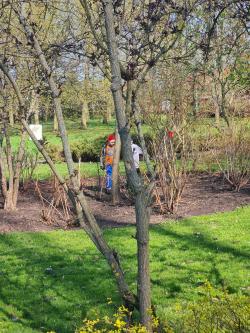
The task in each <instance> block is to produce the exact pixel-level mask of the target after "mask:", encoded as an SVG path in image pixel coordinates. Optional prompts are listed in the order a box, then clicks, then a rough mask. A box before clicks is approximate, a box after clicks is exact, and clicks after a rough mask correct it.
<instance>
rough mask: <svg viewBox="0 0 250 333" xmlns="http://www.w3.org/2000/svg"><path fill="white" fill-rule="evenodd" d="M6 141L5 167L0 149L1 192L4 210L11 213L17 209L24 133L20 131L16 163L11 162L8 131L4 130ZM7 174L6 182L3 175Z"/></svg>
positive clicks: (0, 149) (11, 155)
mask: <svg viewBox="0 0 250 333" xmlns="http://www.w3.org/2000/svg"><path fill="white" fill-rule="evenodd" d="M5 139H6V163H7V165H6V167H7V169H6V167H5V161H4V155H5V154H4V152H3V149H2V146H1V147H0V175H1V190H2V194H3V198H4V210H7V211H13V210H16V208H17V199H18V192H19V184H20V174H21V165H22V159H23V156H24V151H25V150H24V146H25V132H24V131H22V134H21V140H20V144H19V148H18V152H17V160H16V163H14V161H13V158H14V157H13V154H12V149H11V144H10V138H9V134H8V129H7V128H6V130H5ZM6 173H7V174H8V182H7V179H6V177H5V174H6Z"/></svg>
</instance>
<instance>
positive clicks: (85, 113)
mask: <svg viewBox="0 0 250 333" xmlns="http://www.w3.org/2000/svg"><path fill="white" fill-rule="evenodd" d="M88 118H89V108H88V103H87V102H86V101H83V102H82V114H81V124H82V128H83V129H87V128H88V125H87V122H88Z"/></svg>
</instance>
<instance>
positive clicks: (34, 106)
mask: <svg viewBox="0 0 250 333" xmlns="http://www.w3.org/2000/svg"><path fill="white" fill-rule="evenodd" d="M30 108H31V111H32V113H33V114H34V121H35V124H36V125H39V95H38V94H37V92H36V91H34V90H33V91H32V96H31V105H30Z"/></svg>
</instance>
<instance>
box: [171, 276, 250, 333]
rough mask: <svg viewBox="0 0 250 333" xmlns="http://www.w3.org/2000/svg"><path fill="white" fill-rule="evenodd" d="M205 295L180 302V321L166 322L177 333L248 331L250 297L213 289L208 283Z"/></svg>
mask: <svg viewBox="0 0 250 333" xmlns="http://www.w3.org/2000/svg"><path fill="white" fill-rule="evenodd" d="M200 291H201V293H202V295H203V296H202V298H201V299H200V300H198V301H196V302H192V303H188V304H184V305H179V304H177V306H176V308H175V312H176V315H177V318H178V320H177V319H176V321H175V322H174V323H171V324H167V325H166V327H167V328H166V329H169V331H171V330H172V332H174V333H196V332H199V333H210V332H213V333H229V332H232V333H233V332H234V333H237V332H238V333H247V332H249V329H250V299H249V297H247V296H244V295H239V294H231V295H230V294H229V293H228V292H227V291H225V290H218V289H214V288H213V287H212V286H211V285H210V283H209V282H206V283H205V285H204V286H202V287H201V290H200Z"/></svg>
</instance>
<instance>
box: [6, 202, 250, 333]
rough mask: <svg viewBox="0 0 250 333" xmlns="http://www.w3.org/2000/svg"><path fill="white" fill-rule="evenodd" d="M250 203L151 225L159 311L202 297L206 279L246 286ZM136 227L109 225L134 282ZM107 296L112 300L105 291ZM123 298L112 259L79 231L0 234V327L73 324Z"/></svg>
mask: <svg viewBox="0 0 250 333" xmlns="http://www.w3.org/2000/svg"><path fill="white" fill-rule="evenodd" d="M249 230H250V207H249V206H248V207H242V208H238V209H237V210H235V211H233V212H228V213H220V214H214V215H210V216H201V217H193V218H189V219H186V220H182V221H178V222H176V221H172V222H167V223H164V224H161V225H157V226H152V227H151V231H150V238H151V245H150V246H151V277H152V292H153V301H154V303H155V304H156V306H157V312H158V314H159V315H160V316H161V317H165V318H168V319H174V318H171V316H172V315H173V313H172V309H173V308H174V305H175V304H177V303H180V302H181V303H182V302H189V301H192V300H194V299H197V298H199V297H200V295H199V290H200V289H199V286H201V285H202V284H203V283H204V282H205V281H206V280H209V281H210V282H211V283H212V284H213V285H214V286H215V287H218V288H219V287H226V288H228V291H229V292H230V293H234V292H239V293H244V294H247V293H249V286H250V276H249V268H250V260H249V259H250V237H249ZM134 235H135V228H134V227H127V228H120V229H112V230H111V229H108V230H106V231H105V238H106V239H107V240H108V242H109V244H110V245H111V246H112V247H114V248H116V249H117V250H118V252H119V253H120V255H121V263H122V266H123V268H124V270H125V273H126V278H127V280H128V281H129V284H130V286H131V288H132V289H133V290H134V291H135V290H136V242H135V239H134V237H133V236H134ZM109 298H111V299H112V304H108V303H110V302H109V301H108V299H109ZM120 302H121V301H120V298H119V295H118V293H117V290H116V286H115V284H114V281H113V279H112V277H111V275H110V270H109V267H108V266H107V264H106V262H105V260H104V259H103V258H102V256H101V255H100V254H99V253H98V252H97V250H96V249H95V248H94V246H93V245H92V244H91V242H90V241H89V240H88V238H87V236H86V235H85V234H84V232H83V231H80V230H78V231H61V230H58V231H53V232H46V233H45V232H44V233H13V234H5V235H0V332H1V333H5V332H6V333H14V332H19V333H22V332H25V333H26V332H27V333H28V332H48V331H55V332H57V333H70V332H74V331H75V329H76V327H79V326H80V324H81V321H82V320H83V319H84V318H85V317H90V318H93V317H94V316H95V313H97V314H98V313H100V315H104V314H111V313H113V311H115V308H116V306H117V305H119V304H120Z"/></svg>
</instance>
